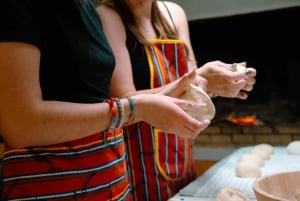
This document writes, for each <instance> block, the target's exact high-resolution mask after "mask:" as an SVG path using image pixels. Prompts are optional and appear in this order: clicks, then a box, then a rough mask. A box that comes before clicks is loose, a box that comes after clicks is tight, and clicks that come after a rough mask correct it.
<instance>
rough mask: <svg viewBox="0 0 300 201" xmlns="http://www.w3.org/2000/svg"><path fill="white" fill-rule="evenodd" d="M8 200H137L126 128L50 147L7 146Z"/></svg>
mask: <svg viewBox="0 0 300 201" xmlns="http://www.w3.org/2000/svg"><path fill="white" fill-rule="evenodd" d="M3 181H4V183H3V184H4V189H3V190H4V199H5V200H22V201H25V200H47V201H48V200H49V201H50V200H51V201H53V200H59V201H71V200H80V201H95V200H132V196H131V189H130V179H129V177H128V172H127V165H126V154H125V144H124V138H123V132H122V129H116V130H114V131H109V132H101V133H97V134H94V135H91V136H89V137H85V138H82V139H79V140H75V141H72V142H69V143H62V144H57V145H52V146H45V147H33V148H26V149H10V148H8V147H7V148H6V151H5V153H4V158H3Z"/></svg>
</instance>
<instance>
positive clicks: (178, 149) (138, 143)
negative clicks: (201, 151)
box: [126, 40, 195, 201]
mask: <svg viewBox="0 0 300 201" xmlns="http://www.w3.org/2000/svg"><path fill="white" fill-rule="evenodd" d="M145 50H146V54H147V57H148V63H149V68H150V82H151V88H155V87H160V86H163V85H165V84H168V83H170V82H172V81H174V80H176V79H178V78H180V77H181V76H182V75H184V74H185V73H186V72H187V71H188V67H187V60H186V58H187V57H186V52H185V47H184V43H183V42H182V41H181V40H153V41H152V45H151V46H148V47H145ZM126 140H127V145H128V159H129V164H130V173H131V178H132V185H133V193H134V197H135V200H138V201H140V200H142V201H147V200H148V201H149V200H151V201H166V200H167V199H168V198H169V197H171V196H172V195H174V194H175V193H177V192H178V190H180V189H181V188H182V187H184V186H185V185H186V184H187V183H189V182H190V181H191V180H193V179H194V178H195V171H194V163H193V141H192V140H191V139H185V138H182V137H179V136H177V135H176V134H171V133H165V132H162V131H161V130H159V129H157V128H154V127H153V126H151V125H149V124H147V123H145V122H140V123H137V124H134V125H130V126H128V127H127V128H126Z"/></svg>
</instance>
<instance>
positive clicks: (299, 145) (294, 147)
mask: <svg viewBox="0 0 300 201" xmlns="http://www.w3.org/2000/svg"><path fill="white" fill-rule="evenodd" d="M286 151H287V153H288V154H291V155H300V141H292V142H290V143H289V144H288V146H287V148H286Z"/></svg>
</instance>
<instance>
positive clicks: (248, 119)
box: [227, 112, 257, 125]
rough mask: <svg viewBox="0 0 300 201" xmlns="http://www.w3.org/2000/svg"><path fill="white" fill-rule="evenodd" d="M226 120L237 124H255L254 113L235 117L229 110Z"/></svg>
mask: <svg viewBox="0 0 300 201" xmlns="http://www.w3.org/2000/svg"><path fill="white" fill-rule="evenodd" d="M227 120H228V121H230V122H231V123H234V124H239V125H257V118H256V115H246V116H241V117H235V112H231V113H230V114H229V115H228V117H227Z"/></svg>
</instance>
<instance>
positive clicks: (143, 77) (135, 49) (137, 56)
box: [126, 1, 177, 90]
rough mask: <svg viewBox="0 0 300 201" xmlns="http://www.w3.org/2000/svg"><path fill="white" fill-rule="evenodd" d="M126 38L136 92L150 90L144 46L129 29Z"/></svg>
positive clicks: (148, 69)
mask: <svg viewBox="0 0 300 201" xmlns="http://www.w3.org/2000/svg"><path fill="white" fill-rule="evenodd" d="M162 3H163V5H164V6H165V8H166V10H167V12H168V14H169V17H170V19H171V22H172V25H173V27H174V30H175V31H176V32H177V30H176V26H175V23H174V20H173V18H172V15H171V13H170V11H169V9H168V7H167V6H166V4H165V3H164V2H163V1H162ZM126 36H127V40H126V45H127V49H128V51H129V54H130V59H131V65H132V73H133V81H134V85H135V88H136V90H142V89H150V68H149V63H148V60H147V56H146V53H145V49H144V45H143V44H141V43H140V42H139V41H138V40H137V39H136V37H135V36H134V35H133V33H132V32H131V31H130V30H129V29H127V27H126Z"/></svg>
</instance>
